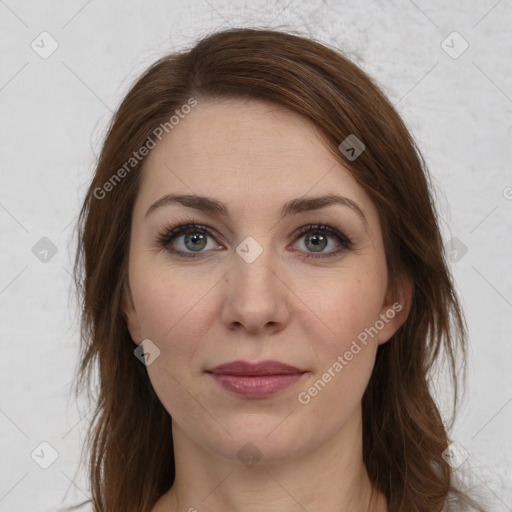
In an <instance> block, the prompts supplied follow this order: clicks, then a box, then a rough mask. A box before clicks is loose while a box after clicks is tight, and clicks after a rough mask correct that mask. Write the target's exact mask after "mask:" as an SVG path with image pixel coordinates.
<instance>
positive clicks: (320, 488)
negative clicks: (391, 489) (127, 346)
mask: <svg viewBox="0 0 512 512" xmlns="http://www.w3.org/2000/svg"><path fill="white" fill-rule="evenodd" d="M173 441H174V447H175V448H174V456H175V467H176V478H175V481H174V484H173V486H172V488H171V489H170V490H169V491H168V493H166V495H164V499H165V502H166V503H167V504H169V507H168V508H166V510H180V511H181V510H183V511H189V510H190V511H191V512H194V511H196V510H197V511H198V512H214V511H218V510H222V511H223V512H244V511H246V510H250V511H251V512H296V511H297V510H307V511H308V512H320V511H322V512H323V511H325V510H336V511H340V512H345V511H346V512H348V511H350V512H387V504H386V500H385V498H384V496H383V495H382V494H380V493H378V492H377V491H375V492H373V493H372V485H371V482H370V480H369V477H368V473H367V471H366V467H365V465H364V463H363V457H362V420H361V411H360V410H358V411H357V412H356V413H355V414H354V415H353V417H352V418H350V419H349V420H348V421H347V423H346V424H345V425H344V426H343V428H342V429H341V430H339V431H338V432H336V433H334V435H333V436H332V437H331V438H330V439H329V440H328V441H327V442H325V443H323V444H322V445H320V446H317V447H315V449H311V450H304V451H303V453H301V454H300V455H296V456H294V457H288V458H286V459H280V460H267V459H265V458H262V459H260V460H259V461H258V462H257V463H256V464H255V465H253V466H251V467H246V466H245V465H244V464H241V462H240V461H239V460H238V459H236V460H231V459H228V458H225V457H222V456H219V455H217V454H215V453H211V452H210V451H206V450H204V449H203V448H202V447H201V446H199V445H198V444H197V443H195V442H194V440H193V439H191V438H190V437H189V436H188V434H187V433H186V432H185V431H184V430H182V429H181V428H180V427H179V425H177V424H176V423H175V422H174V421H173ZM159 503H160V502H159ZM171 504H173V505H174V507H173V506H172V505H171Z"/></svg>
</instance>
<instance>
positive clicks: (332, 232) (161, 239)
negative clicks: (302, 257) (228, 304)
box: [155, 219, 352, 258]
mask: <svg viewBox="0 0 512 512" xmlns="http://www.w3.org/2000/svg"><path fill="white" fill-rule="evenodd" d="M187 232H192V233H196V232H197V233H201V234H204V235H207V236H209V237H211V238H214V237H213V235H212V229H211V228H209V227H208V226H204V225H201V224H197V223H196V222H195V220H194V219H192V220H191V222H190V223H188V224H180V225H179V226H175V227H173V226H167V227H166V228H164V229H163V230H162V231H161V232H160V233H159V234H158V235H157V239H156V241H155V244H156V246H157V248H164V249H166V250H168V251H169V252H170V253H172V254H176V255H178V256H182V257H185V258H197V257H202V256H199V254H200V253H201V252H205V251H198V252H197V253H193V252H192V253H191V252H185V251H178V250H176V249H172V248H170V247H169V246H170V244H171V242H172V241H173V240H174V239H175V238H177V237H178V236H180V235H183V234H186V233H187ZM310 232H313V233H322V234H326V235H329V236H331V237H333V238H335V239H336V241H337V242H338V243H339V244H340V245H341V246H342V248H341V249H338V250H335V251H331V252H328V253H324V254H312V253H311V254H309V255H308V256H306V257H307V258H329V257H333V256H337V255H339V254H340V253H341V252H343V251H345V250H350V249H352V241H351V240H350V239H349V238H347V237H346V236H345V235H343V234H342V233H340V232H339V231H338V230H336V229H334V228H332V227H331V226H327V225H325V224H310V225H308V226H303V227H301V228H299V230H298V233H297V237H296V239H295V240H298V239H299V238H302V237H303V236H304V235H306V234H308V233H310Z"/></svg>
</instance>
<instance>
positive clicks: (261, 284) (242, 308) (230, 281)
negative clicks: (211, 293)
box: [221, 250, 291, 334]
mask: <svg viewBox="0 0 512 512" xmlns="http://www.w3.org/2000/svg"><path fill="white" fill-rule="evenodd" d="M269 252H270V251H266V250H264V251H263V253H262V254H260V255H259V256H258V257H257V258H256V259H255V260H254V261H252V262H250V263H249V262H247V261H246V260H244V258H242V257H240V256H239V255H238V254H235V256H234V258H233V266H232V268H231V269H230V270H229V271H228V273H227V274H226V276H225V278H224V281H225V282H224V284H225V296H224V303H223V305H222V310H221V321H222V322H223V323H224V325H225V326H226V327H227V328H228V329H230V330H237V329H238V330H245V331H246V332H249V333H251V334H257V333H260V332H261V333H264V334H270V333H274V332H278V331H280V330H282V329H284V328H285V326H286V325H287V323H288V321H289V317H290V311H289V304H288V297H289V296H290V294H291V290H290V289H289V288H288V286H287V285H286V282H285V281H286V280H285V276H284V275H283V271H282V270H281V271H279V267H278V266H277V265H276V264H275V261H274V260H273V258H272V257H270V255H269Z"/></svg>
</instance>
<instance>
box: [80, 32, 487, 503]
mask: <svg viewBox="0 0 512 512" xmlns="http://www.w3.org/2000/svg"><path fill="white" fill-rule="evenodd" d="M430 188H431V187H430V182H429V175H428V171H427V169H426V167H425V164H424V161H423V159H422V157H421V155H420V153H419V151H418V150H417V148H416V146H415V143H414V141H413V140H412V138H411V135H410V134H409V132H408V131H407V129H406V127H405V126H404V124H403V122H402V121H401V119H400V118H399V116H398V114H397V113H396V112H395V110H394V109H393V107H392V106H391V105H390V103H389V101H388V100H387V99H386V98H385V97H384V95H383V93H382V92H381V91H380V89H379V88H378V87H377V86H376V85H375V84H374V83H373V82H372V80H371V79H370V78H369V77H368V76H367V75H366V74H365V73H364V72H363V71H362V70H360V69H359V68H358V67H356V66H355V65H354V64H353V63H351V62H350V61H349V60H348V59H347V58H346V57H344V56H343V55H342V54H341V53H340V52H339V51H335V50H333V49H330V48H328V47H326V46H325V45H322V44H320V43H318V42H315V41H313V40H311V39H307V38H303V37H301V36H299V35H295V34H290V33H284V32H278V31H272V30H258V29H230V30H225V31H222V32H218V33H214V34H212V35H210V36H208V37H206V38H204V39H203V40H201V41H200V42H199V43H198V44H197V45H196V46H195V47H193V48H192V49H190V50H189V51H183V52H180V53H176V54H172V55H169V56H166V57H164V58H162V59H160V60H159V61H158V62H156V63H155V64H153V65H152V66H151V67H150V68H149V69H148V70H147V71H146V72H145V73H144V74H143V76H142V77H141V78H140V79H139V80H138V81H137V82H136V83H135V85H134V86H133V87H132V89H131V90H130V91H129V93H128V94H127V96H126V98H125V99H124V101H123V102H122V104H121V106H120V107H119V109H118V111H117V112H116V114H115V116H114V119H113V121H112V124H111V126H110V128H109V132H108V134H107V137H106V140H105V142H104V146H103V150H102V152H101V155H100V158H99V162H98V165H97V168H96V173H95V175H94V178H93V181H92V183H91V186H90V188H89V190H88V193H87V196H86V198H85V201H84V205H83V208H82V211H81V215H80V220H79V227H80V233H79V247H78V253H77V259H76V264H75V276H76V282H77V286H78V289H79V292H80V293H81V294H82V298H83V302H82V308H83V316H82V341H83V344H82V359H81V365H80V374H79V379H78V381H77V391H79V389H81V386H83V384H84V383H85V382H87V381H88V380H89V379H90V378H91V372H92V371H93V368H94V365H95V364H97V365H98V371H99V386H98V391H99V396H98V397H97V402H96V415H95V417H94V421H93V422H92V424H91V427H90V432H89V438H88V441H89V443H88V446H87V449H88V452H89V467H90V479H91V485H92V503H93V506H94V511H95V512H100V511H101V512H107V511H108V512H118V511H119V512H121V511H122V512H161V511H164V510H165V511H169V512H175V511H178V510H179V511H182V510H183V511H186V510H188V511H195V510H197V511H199V512H202V511H205V512H212V511H220V510H222V511H226V512H227V511H235V510H236V511H241V512H243V511H251V512H252V511H263V510H264V511H273V510H276V511H277V510H279V511H280V512H282V511H292V510H293V511H295V510H308V511H310V512H313V511H317V510H320V509H322V510H328V511H365V512H366V511H368V512H372V511H374V512H384V511H386V512H398V511H404V512H405V511H407V512H412V511H425V512H426V511H428V512H433V511H440V510H468V507H473V509H474V510H483V508H481V507H479V506H478V505H477V504H476V503H474V502H473V501H472V500H471V499H470V498H469V496H466V495H465V494H464V492H463V491H461V490H460V489H458V488H457V486H456V485H455V483H454V474H453V469H452V468H451V467H450V465H449V464H448V463H447V462H446V460H445V459H447V457H446V453H447V448H448V446H449V445H450V440H449V438H448V435H447V431H446V429H445V426H444V424H443V420H442V418H441V415H440V413H439V410H438V407H437V405H436V403H435V401H434V399H433V398H432V396H431V394H430V390H429V385H428V377H429V375H430V371H431V369H432V368H433V367H434V365H435V363H436V362H437V361H438V359H439V357H440V356H441V354H443V353H444V354H446V356H447V358H448V362H449V366H450V369H451V371H452V374H451V375H452V378H453V382H454V385H455V396H457V394H456V390H457V387H456V385H457V379H456V372H455V368H456V361H457V359H456V358H457V355H458V354H460V355H461V356H464V355H465V343H466V326H465V320H464V317H463V313H462V311H461V310H460V306H459V303H458V300H457V296H456V293H455V290H454V286H453V281H452V278H451V276H450V273H449V269H448V267H447V264H446V259H445V253H444V250H443V245H442V238H441V235H440V231H439V227H438V221H437V213H436V209H435V205H434V201H433V198H432V196H431V190H430ZM451 320H453V323H451ZM452 506H454V507H455V508H451V507H452Z"/></svg>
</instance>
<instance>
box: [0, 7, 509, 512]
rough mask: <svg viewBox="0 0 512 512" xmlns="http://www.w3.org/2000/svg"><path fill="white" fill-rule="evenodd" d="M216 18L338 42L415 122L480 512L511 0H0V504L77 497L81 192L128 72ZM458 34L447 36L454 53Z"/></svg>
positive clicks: (460, 426)
mask: <svg viewBox="0 0 512 512" xmlns="http://www.w3.org/2000/svg"><path fill="white" fill-rule="evenodd" d="M229 25H232V26H260V27H261V26H271V27H277V28H282V29H286V28H290V29H298V30H301V31H303V32H304V33H306V34H308V33H309V34H311V35H313V36H315V37H318V38H320V39H321V40H323V41H325V42H327V43H329V44H332V45H335V46H338V47H341V48H343V49H345V50H346V51H347V52H348V53H349V55H350V56H351V57H352V59H353V60H354V61H355V62H356V63H357V64H359V65H360V66H361V67H363V69H365V70H366V71H368V72H369V73H370V74H371V75H372V76H373V77H375V79H376V80H377V81H378V83H379V84H380V85H381V86H382V87H383V89H384V91H385V92H386V93H387V94H388V96H389V97H390V98H391V100H392V102H393V103H394V104H396V106H397V109H398V111H399V112H400V113H401V115H402V116H403V118H404V120H405V121H406V123H407V124H408V126H409V127H410V129H411V130H412V132H413V135H414V136H415V138H416V140H417V141H418V144H419V146H420V148H421V150H422V152H423V154H424V155H425V157H426V159H427V163H428V165H429V166H430V169H431V172H432V174H433V176H434V180H435V182H436V186H437V187H438V192H437V194H438V206H439V209H440V212H441V215H442V219H443V220H442V223H443V224H442V230H443V236H444V239H445V242H446V243H450V240H451V239H452V237H457V238H458V239H459V240H460V241H461V242H462V243H463V244H464V245H465V246H466V247H467V253H466V254H464V255H463V256H462V257H460V255H461V253H459V256H458V258H455V259H456V260H457V261H454V262H452V263H451V265H452V269H453V274H454V277H455V280H456V285H457V289H458V291H459V293H460V295H461V296H462V304H463V307H464V309H465V313H466V316H467V319H468V325H469V331H470V342H471V354H470V365H469V372H470V374H469V380H468V386H467V394H466V399H465V403H464V405H463V407H462V409H461V411H460V414H459V418H458V421H457V423H456V426H455V429H454V431H453V433H452V439H454V440H456V441H457V442H458V443H459V444H460V445H461V446H462V447H463V448H464V449H465V450H466V451H467V453H468V454H469V458H468V460H467V461H466V462H465V463H464V464H463V465H462V466H461V467H463V468H464V467H465V468H466V470H467V471H469V473H470V474H472V475H473V477H474V479H475V481H476V482H477V483H480V485H481V487H482V488H483V490H484V491H485V492H486V493H487V495H488V497H489V499H491V500H492V503H493V510H495V511H497V512H501V511H512V484H511V481H512V453H511V452H512V449H511V448H512V433H511V430H512V429H511V426H512V403H511V402H512V385H511V384H512V383H511V372H510V362H511V356H512V343H511V341H512V339H511V335H510V333H511V331H512V319H511V318H512V272H511V263H510V262H511V247H512V243H511V235H512V230H511V225H512V222H511V217H512V200H511V199H512V173H511V170H510V169H511V167H510V165H511V164H510V162H511V161H512V144H511V142H512V139H511V135H512V129H511V113H512V59H510V55H512V29H511V27H512V2H511V0H501V1H496V0H481V1H476V0H473V1H471V2H468V1H465V2H463V1H461V0H458V1H452V2H449V3H448V2H441V1H440V0H438V1H421V0H417V1H416V2H412V1H406V0H394V1H392V2H387V1H383V0H381V1H369V0H365V1H361V2H355V1H348V0H338V1H334V0H333V1H328V0H326V1H321V0H312V1H308V2H306V1H303V0H302V1H301V0H295V1H293V0H292V1H290V0H285V1H277V2H269V1H261V0H258V1H254V0H251V1H247V2H234V1H232V2H228V1H220V0H219V1H214V0H211V1H206V0H197V1H195V2H185V1H183V0H181V1H178V0H173V1H164V0H158V1H157V0H154V1H150V2H142V1H134V0H128V1H127V0H114V1H108V2H105V1H103V2H100V1H99V0H92V1H84V0H73V1H67V2H64V1H47V2H36V1H29V2H21V1H16V0H5V1H2V0H0V45H1V46H0V47H1V50H2V52H1V67H0V105H1V117H0V166H1V167H0V169H1V171H0V223H1V240H2V246H1V247H2V250H1V251H0V314H1V317H0V321H1V332H2V353H1V357H0V435H1V437H0V454H1V455H0V459H1V461H2V462H1V467H0V510H1V511H3V512H24V511H30V512H34V511H48V510H53V508H54V507H56V506H57V505H59V504H61V500H64V502H65V503H67V504H69V503H75V502H77V501H82V500H83V499H84V498H85V496H88V495H89V492H88V487H87V481H86V479H85V477H84V475H83V474H82V473H77V472H76V468H77V464H78V460H79V450H80V447H81V446H82V441H83V438H82V436H83V434H84V432H85V426H86V423H87V421H88V420H89V416H86V413H87V411H84V410H82V408H80V409H79V408H78V406H77V404H76V403H74V401H73V400H72V399H70V384H71V381H72V378H73V376H74V371H75V369H76V364H77V354H78V353H77V348H78V334H77V332H78V331H77V321H76V309H75V307H76V304H75V303H74V302H73V299H72V297H71V298H70V291H72V288H71V280H70V279H71V276H70V271H71V268H72V258H73V256H74V248H75V245H74V243H75V242H74V239H73V238H72V236H73V227H74V223H75V221H76V216H77V213H78V209H79V205H80V201H81V199H82V198H83V195H84V193H85V190H86V187H87V185H88V182H89V181H90V178H91V176H92V171H93V164H94V160H95V158H96V156H97V154H98V151H99V148H100V144H101V140H102V136H103V135H104V133H105V128H106V125H107V122H108V121H109V119H110V116H111V113H112V111H113V110H114V109H115V108H116V106H117V105H118V104H119V102H120V100H121V98H122V96H123V94H125V93H126V91H127V90H128V87H129V85H130V84H131V83H132V80H133V79H134V78H135V77H136V76H137V75H138V73H140V72H141V71H142V70H143V69H144V68H145V67H146V66H148V65H149V64H150V63H151V62H153V61H154V60H156V59H157V58H158V57H159V56H160V55H162V54H163V53H165V52H167V51H169V50H172V49H178V48H181V47H184V46H188V45H189V44H192V43H193V42H194V41H195V40H196V39H197V38H199V37H200V36H202V35H205V34H206V33H207V32H209V31H211V30H213V29H218V28H222V27H227V26H229ZM43 31H47V32H48V33H49V34H51V36H52V38H54V39H55V40H56V41H57V43H58V45H59V46H58V49H57V50H56V51H55V52H54V53H53V54H52V55H51V56H49V57H48V58H46V59H43V58H42V57H41V56H40V55H39V54H38V53H36V51H34V50H33V49H32V47H31V43H32V42H33V41H34V40H35V43H34V44H39V46H40V47H41V46H42V45H43V43H41V37H43V36H39V35H40V34H41V32H43ZM453 31H457V32H458V33H459V34H460V35H461V36H462V37H463V38H464V40H466V41H467V43H468V44H469V48H468V49H467V50H466V51H465V52H464V53H462V55H460V56H458V58H453V56H450V55H448V54H447V53H446V52H445V51H444V49H443V47H442V46H441V44H442V41H443V40H445V39H446V38H447V36H449V35H450V34H451V33H452V32H453ZM45 41H46V42H45V43H44V44H45V48H46V49H48V48H49V40H48V39H46V40H45ZM461 43H462V41H460V40H457V39H453V36H451V38H449V39H448V40H447V41H446V43H445V45H446V44H448V45H450V46H453V48H452V50H451V52H452V54H453V53H454V52H455V53H457V52H459V51H460V49H462V46H461ZM507 187H508V188H507ZM42 237H48V238H49V239H50V240H51V241H52V243H53V244H55V246H56V248H57V250H58V252H57V253H56V254H55V255H54V256H53V257H51V258H50V259H49V261H47V262H43V261H40V259H38V258H37V257H36V255H35V254H34V253H33V252H32V248H33V246H34V245H35V244H36V243H37V242H38V241H39V240H40V239H41V238H42ZM43 441H46V442H48V443H50V445H51V446H53V447H54V449H55V450H56V451H57V452H58V454H59V456H58V458H57V460H56V461H55V462H54V463H53V464H52V465H51V466H50V467H49V468H48V469H42V468H41V467H39V465H38V464H36V462H35V461H34V460H33V459H32V458H31V453H32V452H33V451H34V450H36V453H39V454H40V458H39V460H43V459H44V458H45V457H48V456H49V455H48V454H49V453H50V451H49V449H48V448H45V446H43V447H42V448H41V447H40V446H39V445H40V443H41V442H43ZM41 450H42V451H41ZM43 454H44V455H43ZM34 458H36V459H37V457H36V456H34ZM141 478H143V475H141Z"/></svg>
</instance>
